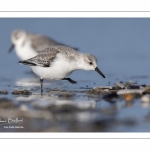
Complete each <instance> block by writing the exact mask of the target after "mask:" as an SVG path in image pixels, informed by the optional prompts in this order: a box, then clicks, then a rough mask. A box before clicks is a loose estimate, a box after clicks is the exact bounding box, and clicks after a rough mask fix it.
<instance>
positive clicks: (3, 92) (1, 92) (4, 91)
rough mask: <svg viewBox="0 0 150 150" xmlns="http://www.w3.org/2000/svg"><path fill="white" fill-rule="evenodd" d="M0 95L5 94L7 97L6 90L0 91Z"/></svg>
mask: <svg viewBox="0 0 150 150" xmlns="http://www.w3.org/2000/svg"><path fill="white" fill-rule="evenodd" d="M0 94H5V95H7V94H8V92H7V90H0Z"/></svg>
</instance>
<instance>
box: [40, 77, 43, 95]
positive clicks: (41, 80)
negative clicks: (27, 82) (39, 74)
mask: <svg viewBox="0 0 150 150" xmlns="http://www.w3.org/2000/svg"><path fill="white" fill-rule="evenodd" d="M40 83H41V96H42V95H43V79H40Z"/></svg>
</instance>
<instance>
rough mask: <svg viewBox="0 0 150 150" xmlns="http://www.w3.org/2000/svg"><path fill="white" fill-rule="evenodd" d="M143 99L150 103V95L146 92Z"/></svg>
mask: <svg viewBox="0 0 150 150" xmlns="http://www.w3.org/2000/svg"><path fill="white" fill-rule="evenodd" d="M141 101H142V102H144V103H149V102H150V95H149V94H146V95H144V96H142V97H141Z"/></svg>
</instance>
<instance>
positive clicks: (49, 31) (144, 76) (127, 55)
mask: <svg viewBox="0 0 150 150" xmlns="http://www.w3.org/2000/svg"><path fill="white" fill-rule="evenodd" d="M14 29H25V30H27V31H30V32H35V33H41V34H44V35H47V36H50V37H52V38H54V39H55V40H57V41H59V42H62V43H64V44H67V45H70V46H72V47H77V48H79V50H80V51H81V52H86V53H92V54H94V55H95V56H96V57H97V59H98V66H99V68H100V70H101V71H102V72H103V73H104V75H105V76H106V78H105V79H103V78H102V77H101V76H100V75H99V74H97V73H96V72H94V71H89V72H87V71H76V72H73V74H71V75H70V78H72V79H73V80H75V81H77V84H70V83H68V82H67V81H57V82H49V81H48V80H44V96H43V97H41V96H40V83H39V78H38V77H37V76H36V75H34V74H32V73H31V69H30V68H29V67H27V66H23V65H20V64H18V61H19V58H18V57H17V56H16V54H15V51H14V52H12V53H11V54H8V49H9V47H10V45H11V40H10V34H11V32H12V31H13V30H14ZM0 33H1V34H0V39H1V40H0V45H1V46H0V51H1V55H0V61H1V63H0V68H1V73H0V90H4V89H6V90H7V91H8V94H7V95H5V94H0V118H1V119H4V120H5V119H6V120H7V118H8V117H12V118H16V117H20V118H23V124H21V125H22V126H23V127H24V128H11V129H8V128H4V126H3V125H0V131H1V132H3V131H5V132H8V131H9V132H11V131H15V132H23V131H24V132H26V131H37V132H38V131H42V132H56V131H58V132H59V131H60V132H69V131H73V132H78V131H80V132H81V131H85V132H147V131H150V128H149V123H150V105H149V103H142V102H141V98H140V97H139V98H135V99H134V100H133V101H131V102H127V101H126V100H124V99H122V98H120V97H119V98H115V99H114V103H111V102H110V101H106V100H105V99H103V98H102V97H103V95H104V93H100V94H89V93H88V92H87V91H88V90H90V89H92V88H93V87H96V86H107V85H111V86H112V85H114V84H115V83H116V82H120V81H124V82H125V81H132V82H136V83H137V84H147V85H150V69H149V67H148V65H149V56H150V51H149V47H150V42H149V39H150V19H146V18H145V19H140V18H139V19H133V18H132V19H119V18H118V19H113V18H107V19H106V18H103V19H102V18H93V19H90V18H86V19H83V18H80V19H77V18H74V19H69V18H68V19H67V18H66V19H65V18H62V19H60V18H57V19H50V18H49V19H48V18H47V19H46V18H45V19H38V18H37V19H19V18H18V19H16V18H12V19H9V18H7V19H4V18H3V19H2V18H1V19H0ZM24 89H25V90H28V91H30V92H32V94H25V95H23V94H20V95H14V94H12V92H13V91H15V90H24ZM105 94H106V93H105ZM4 101H6V103H4ZM6 109H7V110H6ZM7 126H8V124H7ZM11 126H15V124H12V125H11Z"/></svg>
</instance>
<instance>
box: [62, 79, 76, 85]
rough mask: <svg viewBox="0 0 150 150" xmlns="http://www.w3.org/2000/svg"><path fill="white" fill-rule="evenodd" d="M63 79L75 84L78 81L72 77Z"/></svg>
mask: <svg viewBox="0 0 150 150" xmlns="http://www.w3.org/2000/svg"><path fill="white" fill-rule="evenodd" d="M62 80H68V81H69V82H70V83H72V84H75V83H77V82H76V81H74V80H72V79H70V78H63V79H62Z"/></svg>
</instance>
